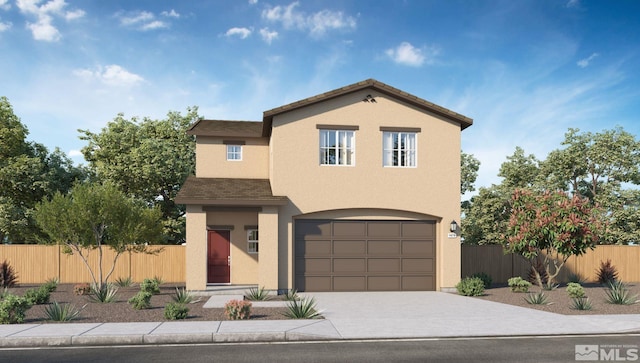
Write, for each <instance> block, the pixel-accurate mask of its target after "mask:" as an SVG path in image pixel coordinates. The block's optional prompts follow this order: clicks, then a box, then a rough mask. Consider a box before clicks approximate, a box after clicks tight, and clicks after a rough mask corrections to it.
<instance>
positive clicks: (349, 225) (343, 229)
mask: <svg viewBox="0 0 640 363" xmlns="http://www.w3.org/2000/svg"><path fill="white" fill-rule="evenodd" d="M333 235H334V236H338V237H340V236H345V237H346V236H358V237H361V236H364V235H365V223H364V222H362V221H344V222H343V221H340V222H334V223H333Z"/></svg>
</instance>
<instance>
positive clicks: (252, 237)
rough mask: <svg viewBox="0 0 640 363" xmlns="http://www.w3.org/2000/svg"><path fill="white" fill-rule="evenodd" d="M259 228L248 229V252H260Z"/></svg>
mask: <svg viewBox="0 0 640 363" xmlns="http://www.w3.org/2000/svg"><path fill="white" fill-rule="evenodd" d="M258 242H259V240H258V230H257V229H250V230H247V252H249V253H258Z"/></svg>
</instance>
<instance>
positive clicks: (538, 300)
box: [524, 292, 551, 305]
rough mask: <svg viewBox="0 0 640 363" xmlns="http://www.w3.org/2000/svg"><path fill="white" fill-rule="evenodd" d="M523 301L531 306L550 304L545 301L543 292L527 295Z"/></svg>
mask: <svg viewBox="0 0 640 363" xmlns="http://www.w3.org/2000/svg"><path fill="white" fill-rule="evenodd" d="M524 301H526V302H527V303H528V304H531V305H549V304H551V303H550V302H549V301H547V295H545V294H544V292H536V293H529V294H527V296H525V297H524Z"/></svg>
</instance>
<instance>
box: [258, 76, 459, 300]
mask: <svg viewBox="0 0 640 363" xmlns="http://www.w3.org/2000/svg"><path fill="white" fill-rule="evenodd" d="M368 94H371V95H372V96H373V97H374V98H375V100H376V102H375V103H370V102H363V101H362V100H363V99H364V98H365V96H366V95H368ZM318 124H321V125H340V126H358V127H359V129H358V130H357V131H355V145H356V162H355V165H354V166H322V165H320V162H319V130H318V129H317V128H316V125H318ZM380 127H411V128H420V129H421V132H419V133H418V134H417V149H418V154H417V167H415V168H397V167H383V151H382V140H383V136H382V135H383V132H382V131H380ZM270 150H271V155H270V159H271V165H270V168H271V172H270V176H269V177H270V180H271V186H272V189H273V194H274V195H286V196H287V197H288V198H289V200H290V201H291V203H290V204H289V205H287V206H285V207H283V208H281V210H280V216H279V218H280V244H281V249H280V257H281V261H284V260H283V259H282V258H287V261H288V263H287V264H286V265H285V264H281V265H280V279H281V281H280V283H281V284H282V283H285V281H284V280H285V279H286V284H288V285H289V286H291V285H292V275H293V274H292V271H293V266H292V259H293V258H292V255H293V236H292V233H291V232H292V218H293V217H294V216H298V215H303V214H307V213H314V212H319V211H332V210H341V209H353V208H357V209H378V208H384V209H388V210H396V211H406V212H413V213H419V214H422V215H427V216H431V219H433V220H436V221H437V222H438V223H437V226H436V228H437V246H436V251H437V256H438V259H437V267H436V268H437V275H436V285H437V286H436V288H437V289H441V288H449V287H453V286H455V284H456V283H457V282H458V281H459V279H460V240H459V238H447V234H448V232H449V230H448V228H449V223H450V222H451V220H456V221H459V218H460V126H459V124H457V123H454V122H451V121H448V120H446V119H443V118H440V117H438V116H435V115H430V114H426V113H425V112H424V111H423V110H419V109H417V108H415V107H413V106H411V105H408V104H404V103H401V102H399V101H398V100H396V99H395V98H391V97H388V96H386V95H384V94H382V93H378V92H376V91H373V90H369V89H367V90H364V91H360V92H355V93H352V94H348V95H345V96H342V97H339V98H335V99H331V100H327V101H325V102H322V103H320V104H316V105H312V106H308V107H305V108H301V109H297V110H294V111H291V112H288V113H284V114H281V115H278V116H276V117H274V120H273V131H272V139H271V143H270Z"/></svg>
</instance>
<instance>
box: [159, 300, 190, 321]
mask: <svg viewBox="0 0 640 363" xmlns="http://www.w3.org/2000/svg"><path fill="white" fill-rule="evenodd" d="M188 316H189V308H188V307H187V306H186V305H185V304H180V303H177V302H170V303H168V304H167V306H165V307H164V318H165V319H167V320H180V319H186V318H187V317H188Z"/></svg>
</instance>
